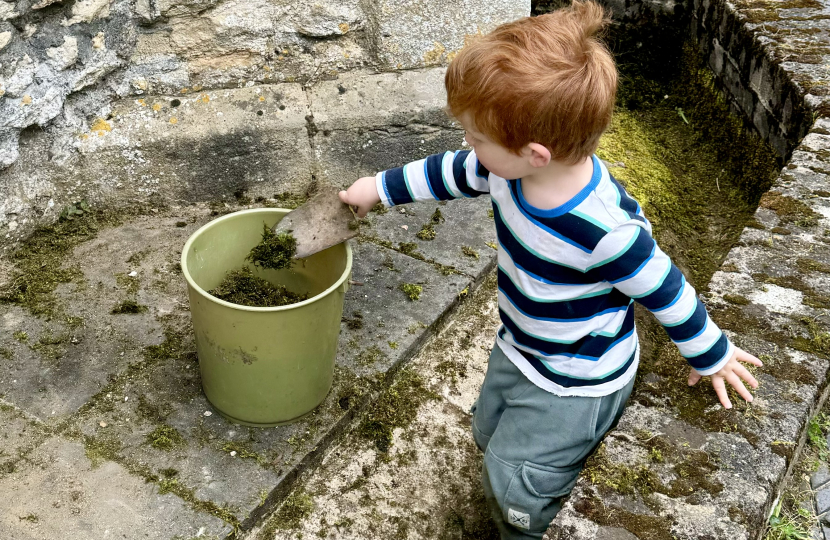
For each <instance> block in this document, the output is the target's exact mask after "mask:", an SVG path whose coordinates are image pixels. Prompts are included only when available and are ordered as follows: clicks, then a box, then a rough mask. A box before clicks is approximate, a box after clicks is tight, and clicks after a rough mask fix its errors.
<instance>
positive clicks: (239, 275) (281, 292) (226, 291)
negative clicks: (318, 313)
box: [208, 268, 308, 307]
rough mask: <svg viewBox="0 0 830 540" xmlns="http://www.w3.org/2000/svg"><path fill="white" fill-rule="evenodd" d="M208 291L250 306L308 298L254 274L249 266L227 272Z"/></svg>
mask: <svg viewBox="0 0 830 540" xmlns="http://www.w3.org/2000/svg"><path fill="white" fill-rule="evenodd" d="M208 292H209V293H210V294H211V295H213V296H215V297H216V298H219V299H220V300H224V301H226V302H230V303H232V304H238V305H241V306H251V307H277V306H287V305H290V304H296V303H297V302H302V301H303V300H307V299H308V295H307V294H297V293H294V292H291V291H289V290H288V289H286V288H285V287H283V286H282V285H273V284H271V283H270V282H268V281H266V280H264V279H262V278H261V277H258V276H255V275H254V273H253V272H252V271H251V269H250V268H242V269H240V270H232V271H230V272H228V273H227V275H226V276H225V279H223V280H222V282H221V283H220V284H219V286H217V287H216V288H215V289H211V290H210V291H208Z"/></svg>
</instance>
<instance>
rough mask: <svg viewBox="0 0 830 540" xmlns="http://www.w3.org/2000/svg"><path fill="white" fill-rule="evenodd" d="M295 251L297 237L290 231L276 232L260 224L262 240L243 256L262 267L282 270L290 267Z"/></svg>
mask: <svg viewBox="0 0 830 540" xmlns="http://www.w3.org/2000/svg"><path fill="white" fill-rule="evenodd" d="M295 253H297V239H296V238H294V236H293V235H292V234H291V233H287V232H285V233H280V234H276V233H275V232H274V231H272V230H271V228H270V227H268V226H267V225H263V226H262V240H260V242H259V244H257V245H256V246H254V247H253V249H251V252H250V253H249V254H248V256H247V257H245V260H246V261H249V262H251V263H253V264H255V265H257V266H260V267H262V268H269V269H272V270H282V269H283V268H290V267H291V264H292V263H293V262H294V254H295Z"/></svg>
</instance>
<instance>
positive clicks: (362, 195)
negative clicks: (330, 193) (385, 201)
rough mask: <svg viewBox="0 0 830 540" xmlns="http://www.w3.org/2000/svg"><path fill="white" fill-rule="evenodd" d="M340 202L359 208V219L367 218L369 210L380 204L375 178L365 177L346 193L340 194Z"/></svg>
mask: <svg viewBox="0 0 830 540" xmlns="http://www.w3.org/2000/svg"><path fill="white" fill-rule="evenodd" d="M339 195H340V200H341V201H343V202H344V203H346V204H348V205H350V206H354V207H356V208H357V210H356V212H357V217H359V218H362V217H366V214H368V213H369V210H371V209H372V207H373V206H375V205H376V204H377V203H379V202H380V195H378V189H377V187H376V185H375V177H374V176H364V177H363V178H360V179H359V180H358V181H357V182H355V183H354V184H352V185H351V186H350V187H349V189H347V190H346V191H341V192H340V194H339Z"/></svg>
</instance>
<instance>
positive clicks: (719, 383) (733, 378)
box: [689, 347, 764, 409]
mask: <svg viewBox="0 0 830 540" xmlns="http://www.w3.org/2000/svg"><path fill="white" fill-rule="evenodd" d="M740 362H747V363H750V364H754V365H756V366H759V367H760V366H762V365H764V364H763V363H762V362H761V361H760V360H758V359H757V358H755V357H754V356H752V355H751V354H749V353H748V352H746V351H743V350H741V349H739V348H737V347H735V352H734V354H732V358H730V359H729V362H727V363H726V365H724V366H723V367H722V368H721V370H720V371H718V372H716V373H712V375H710V377H711V378H712V386H713V387H714V388H715V393H716V394H717V395H718V399H720V402H721V405H723V407H724V408H725V409H731V408H732V403H731V402H730V401H729V395H728V394H727V392H726V385H725V384H724V383H723V381H726V382H728V383H729V384H731V385H732V387H733V388H734V389H735V391H736V392H738V394H739V395H740V396H741V397H742V398H744V399H745V400H746V401H747V402H751V401H752V394H750V393H749V390H747V389H746V387H745V386H744V384H743V383H742V382H741V379H743V380H744V381H746V382H748V383H749V386H751V387H752V388H758V381H756V380H755V377H753V376H752V374H751V373H750V372H749V371H748V370H747V369H746V368H745V367H744V366H743V365H741V363H740ZM701 377H702V375H701V374H700V373H698V372H697V371H695V370H694V369H693V370H692V371H691V372H690V373H689V386H692V385H694V384H696V383H697V381H699V380H700V379H701Z"/></svg>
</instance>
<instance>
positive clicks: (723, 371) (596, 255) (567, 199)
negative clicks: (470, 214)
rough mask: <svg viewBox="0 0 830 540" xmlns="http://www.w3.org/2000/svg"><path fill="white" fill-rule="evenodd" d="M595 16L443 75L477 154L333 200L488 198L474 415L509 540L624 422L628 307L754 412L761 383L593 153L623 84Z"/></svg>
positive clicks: (536, 533) (529, 533)
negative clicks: (494, 327) (488, 308)
mask: <svg viewBox="0 0 830 540" xmlns="http://www.w3.org/2000/svg"><path fill="white" fill-rule="evenodd" d="M606 22H607V21H606V18H605V14H604V12H603V10H602V8H601V7H599V6H598V5H597V4H594V3H592V2H574V4H573V5H571V6H570V7H567V8H564V9H561V10H558V11H555V12H553V13H551V14H548V15H544V16H540V17H534V18H526V19H521V20H518V21H515V22H512V23H508V24H505V25H502V26H500V27H499V28H497V29H496V30H495V31H494V32H492V33H491V34H489V35H487V36H484V37H482V38H480V39H478V40H477V41H475V42H474V43H473V44H471V45H469V46H467V47H466V48H464V49H463V50H462V51H461V52H460V53H459V54H458V56H457V57H456V58H455V59H454V60H453V61H452V63H451V64H450V66H449V68H448V71H447V74H446V80H445V84H446V89H447V98H448V105H449V110H450V112H451V113H452V114H453V116H455V117H456V118H457V119H458V120H459V121H460V122H461V125H462V126H463V127H464V129H465V130H466V137H465V139H466V141H467V143H468V144H469V145H470V146H471V147H472V148H473V150H471V151H459V152H447V153H444V154H438V155H433V156H429V157H427V158H426V159H422V160H419V161H416V162H414V163H410V164H408V165H405V166H404V167H401V168H397V169H392V170H388V171H384V172H381V173H379V174H378V175H377V176H376V177H367V178H361V179H359V180H358V181H357V182H355V183H354V184H353V185H352V186H351V187H349V189H348V190H347V191H342V192H341V193H340V197H341V199H342V200H343V202H345V203H347V204H350V205H353V206H356V207H357V212H358V215H360V216H364V215H365V214H366V213H367V212H368V211H369V209H370V208H372V206H374V205H375V204H376V203H377V202H379V201H380V202H383V204H385V205H386V206H393V205H397V204H404V203H410V202H413V201H433V200H436V199H437V200H445V199H452V198H462V197H475V196H478V195H483V194H485V193H489V194H490V197H491V199H492V202H493V213H494V217H495V223H496V232H497V234H498V240H499V249H498V285H499V290H498V302H499V315H500V317H501V321H502V326H501V327H500V328H499V330H498V338H497V343H496V345H497V346H494V347H493V351H492V353H491V355H490V360H489V365H488V368H487V374H486V376H485V379H484V383H483V385H482V388H481V392H480V394H479V397H478V400H477V402H476V405H475V406H474V407H473V421H472V429H473V437H474V439H475V442H476V444H477V445H478V446H479V448H481V449H482V450H484V452H485V454H484V467H483V471H482V481H483V484H484V491H485V494H486V496H487V498H488V503H489V504H490V506H491V510H492V513H493V517H494V519H495V521H496V523H497V525H498V527H499V530H500V532H501V534H502V537H503V538H541V537H542V533H543V532H544V531H545V530H546V528H547V527H548V525H549V523H550V522H551V520H552V519H553V518H554V516H555V515H556V513H557V512H558V511H559V509H560V499H561V497H562V496H564V495H566V494H567V493H568V492H569V491H570V490H571V488H572V487H573V485H574V483H575V481H576V477H577V475H578V474H579V471H580V470H581V469H582V467H583V465H584V462H585V459H586V457H587V456H588V455H589V454H590V452H591V451H592V450H593V449H594V448H595V447H596V446H597V445H598V444H599V442H600V441H601V439H602V437H603V436H604V435H605V433H606V432H607V431H608V430H610V429H611V428H612V427H613V426H614V425H615V424H616V422H617V421H618V420H619V418H620V416H621V415H622V412H623V408H624V407H625V403H626V400H627V399H628V397H629V395H630V394H631V388H632V386H633V383H634V375H635V373H636V371H637V364H638V358H639V347H638V340H637V333H636V331H635V328H634V306H633V302H634V300H636V301H637V302H639V303H641V304H642V305H643V306H645V307H646V308H648V309H649V310H650V311H652V312H653V313H654V315H655V316H656V317H657V319H658V320H659V321H660V323H661V324H662V325H663V326H664V327H665V328H666V331H667V332H668V334H669V336H670V337H671V339H672V340H673V341H674V342H675V343H676V344H677V346H678V348H679V349H680V352H681V354H682V355H683V356H684V357H685V358H686V359H687V360H688V362H689V364H690V365H691V366H692V370H691V373H690V375H689V384H690V385H691V384H694V383H696V382H697V381H698V380H699V379H700V378H701V376H707V375H708V376H711V380H712V386H714V388H715V391H716V393H717V395H718V397H719V399H720V402H721V403H722V404H723V406H724V407H726V408H730V407H731V404H730V402H729V398H728V397H727V392H726V388H725V385H724V381H726V382H728V383H729V384H730V385H732V386H733V387H734V388H735V390H736V391H737V392H738V394H739V395H741V396H742V397H743V398H744V399H746V400H747V401H752V395H751V394H750V393H749V391H748V390H747V389H746V388H745V387H744V385H743V383H742V382H741V379H743V380H744V381H746V382H748V383H749V385H750V386H751V387H752V388H756V387H757V385H758V383H757V382H756V381H755V379H754V378H753V377H752V375H751V374H750V373H749V372H748V371H747V370H746V369H745V368H744V367H743V366H742V365H741V364H740V363H739V361H743V362H748V363H751V364H755V365H758V366H760V365H761V362H760V361H759V360H758V359H757V358H755V357H753V356H751V355H749V354H747V353H746V352H744V351H742V350H740V349H738V348H737V347H735V346H734V345H732V344H731V343H730V342H729V340H728V339H727V338H726V336H725V335H724V334H723V333H722V332H721V330H720V329H719V328H718V327H717V326H716V325H715V323H714V322H712V320H711V319H710V318H709V316H708V314H707V313H706V309H705V308H704V306H703V304H702V303H701V302H700V300H699V299H698V298H697V295H696V293H695V291H694V289H693V288H692V286H691V285H689V283H688V282H686V280H685V279H684V277H683V275H682V274H681V273H680V271H679V270H678V269H677V267H676V266H674V265H673V264H672V263H671V261H670V260H669V258H668V257H667V256H666V255H665V254H664V253H663V252H662V251H661V250H660V248H659V247H657V245H656V244H655V242H654V240H653V239H652V237H651V225H650V223H649V222H648V220H647V219H646V218H645V217H644V215H643V212H642V210H641V208H640V206H639V204H637V202H636V201H634V200H633V199H632V198H631V197H629V196H628V194H626V192H625V190H624V189H623V188H622V186H620V185H619V184H618V183H617V181H616V180H614V178H613V177H611V175H610V174H609V173H608V170H607V169H606V168H605V166H604V165H603V163H602V162H601V161H600V160H599V159H597V157H596V156H594V155H593V153H594V151H595V150H596V148H597V145H598V143H599V139H600V136H601V135H602V133H603V131H605V129H606V128H607V127H608V124H609V122H610V119H611V112H612V109H613V107H614V96H615V94H616V87H617V72H616V67H615V65H614V61H613V59H612V58H611V55H610V54H609V52H608V50H607V49H606V48H605V46H604V45H603V44H602V43H601V42H600V41H599V40H597V39H596V38H595V34H596V33H597V32H598V31H599V30H600V29H601V28H602V27H603V26H604V25H605V24H606Z"/></svg>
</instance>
